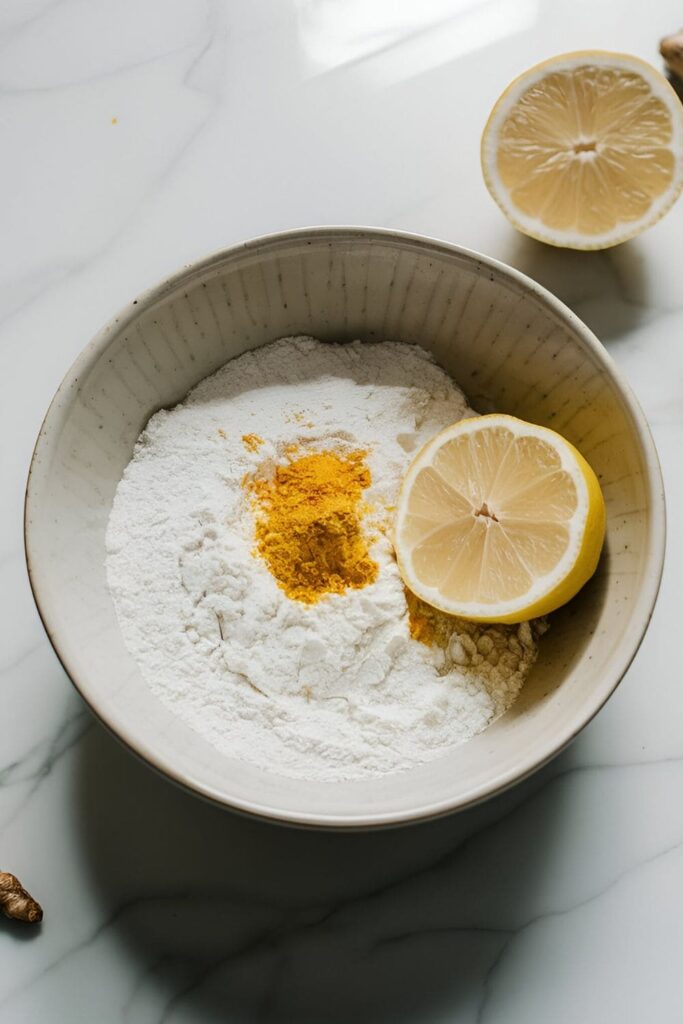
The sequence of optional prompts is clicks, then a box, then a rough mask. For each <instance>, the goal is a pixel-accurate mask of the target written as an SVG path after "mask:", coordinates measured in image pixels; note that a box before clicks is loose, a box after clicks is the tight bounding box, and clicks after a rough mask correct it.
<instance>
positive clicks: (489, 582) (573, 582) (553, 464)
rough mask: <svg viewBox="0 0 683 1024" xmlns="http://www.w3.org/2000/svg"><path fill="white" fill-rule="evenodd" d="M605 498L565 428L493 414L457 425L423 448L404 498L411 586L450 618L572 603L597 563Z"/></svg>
mask: <svg viewBox="0 0 683 1024" xmlns="http://www.w3.org/2000/svg"><path fill="white" fill-rule="evenodd" d="M604 536H605V503H604V500H603V497H602V492H601V490H600V485H599V483H598V480H597V477H596V476H595V473H594V472H593V470H592V469H591V467H590V466H589V465H588V463H587V462H586V460H585V459H584V458H583V456H582V455H581V454H580V452H578V451H577V450H576V448H574V447H573V445H571V444H570V443H569V442H568V441H566V440H565V439H564V438H563V437H561V436H560V435H559V434H556V433H555V431H553V430H548V429H547V428H546V427H539V426H536V425H535V424H533V423H525V422H524V421H523V420H519V419H516V418H515V417H513V416H505V415H498V414H494V415H492V416H479V417H477V418H476V419H467V420H461V421H460V422H459V423H454V424H453V426H451V427H448V428H447V429H446V430H444V431H443V432H442V433H441V434H437V436H436V437H433V438H432V440H431V441H428V442H427V444H426V445H425V446H424V447H423V448H422V449H421V450H420V451H419V452H418V454H417V455H416V457H415V459H414V460H413V462H412V464H411V465H410V468H409V469H408V472H407V474H406V476H405V479H404V481H403V486H402V488H401V493H400V495H399V500H398V505H397V511H396V526H395V537H394V542H395V548H396V556H397V560H398V565H399V569H400V572H401V576H402V577H403V581H404V583H405V584H406V586H407V587H408V588H409V589H410V590H412V591H413V593H414V594H417V596H418V597H420V598H422V600H423V601H426V602H428V604H431V605H433V606H434V607H435V608H439V609H441V610H442V611H444V612H448V613H449V614H451V615H458V616H460V617H461V618H465V619H473V620H480V621H484V622H523V621H524V620H525V619H530V618H535V617H536V616H539V615H546V614H547V613H548V612H551V611H554V610H555V609H556V608H559V607H560V605H563V604H565V603H566V602H567V601H569V600H570V599H571V598H572V597H574V595H575V594H576V593H577V592H578V591H579V590H580V589H581V587H582V586H583V585H584V583H586V582H587V580H588V579H590V577H591V576H592V575H593V573H594V572H595V569H596V566H597V564H598V559H599V557H600V551H601V548H602V544H603V540H604Z"/></svg>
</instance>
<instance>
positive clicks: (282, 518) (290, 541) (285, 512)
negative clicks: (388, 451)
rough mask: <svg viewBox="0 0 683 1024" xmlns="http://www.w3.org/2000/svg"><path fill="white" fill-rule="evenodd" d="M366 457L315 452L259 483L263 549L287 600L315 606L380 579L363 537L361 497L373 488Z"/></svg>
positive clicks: (254, 490)
mask: <svg viewBox="0 0 683 1024" xmlns="http://www.w3.org/2000/svg"><path fill="white" fill-rule="evenodd" d="M365 454H366V453H365V452H362V451H356V452H351V453H350V454H345V455H342V454H338V453H336V452H331V451H324V452H315V453H313V454H311V455H303V456H301V457H299V458H297V459H293V460H292V461H291V462H289V463H287V464H285V465H283V466H278V468H277V469H276V471H275V476H274V477H273V479H272V480H252V481H251V482H250V483H249V487H250V489H251V491H252V493H253V495H254V498H255V503H256V505H257V508H258V515H257V520H256V547H257V551H258V553H259V554H260V555H261V557H262V558H264V559H265V561H266V562H267V564H268V568H269V569H270V571H271V573H272V574H273V576H274V577H275V579H276V580H277V582H278V584H279V586H280V587H281V588H282V590H284V592H285V593H286V594H287V596H288V597H290V598H293V599H294V600H296V601H303V602H304V603H306V604H313V603H315V602H316V601H318V600H319V599H320V598H321V597H323V596H324V595H325V594H341V593H343V592H344V591H345V590H347V589H349V588H351V589H359V588H361V587H365V586H367V584H368V583H372V582H373V581H374V580H375V579H376V578H377V572H378V566H377V563H376V562H375V561H374V560H373V559H372V558H371V557H370V555H369V553H368V544H367V540H366V538H365V536H364V535H363V531H362V527H361V518H362V514H363V511H364V509H363V503H362V493H363V491H364V490H365V489H366V488H367V487H369V486H370V481H371V476H370V470H369V469H368V467H367V466H366V464H365V462H364V459H365Z"/></svg>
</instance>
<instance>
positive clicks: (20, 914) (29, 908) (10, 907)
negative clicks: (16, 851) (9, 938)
mask: <svg viewBox="0 0 683 1024" xmlns="http://www.w3.org/2000/svg"><path fill="white" fill-rule="evenodd" d="M0 910H2V912H3V914H4V915H5V917H11V918H14V919H15V920H16V921H28V922H29V923H30V924H37V923H38V922H39V921H42V920H43V908H42V907H41V905H40V903H36V901H35V900H34V899H33V897H32V896H31V894H30V893H28V892H26V889H24V887H23V885H22V884H21V882H20V881H19V879H18V878H17V877H16V876H15V875H10V873H9V872H8V871H0Z"/></svg>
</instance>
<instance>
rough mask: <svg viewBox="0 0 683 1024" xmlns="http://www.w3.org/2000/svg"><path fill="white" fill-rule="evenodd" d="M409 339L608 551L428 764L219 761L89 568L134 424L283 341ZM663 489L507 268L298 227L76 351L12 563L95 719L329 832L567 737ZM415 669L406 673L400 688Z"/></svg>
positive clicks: (496, 783)
mask: <svg viewBox="0 0 683 1024" xmlns="http://www.w3.org/2000/svg"><path fill="white" fill-rule="evenodd" d="M292 334H312V335H315V336H317V337H319V338H323V339H332V340H343V339H351V338H361V339H363V340H379V339H391V340H394V341H408V342H416V343H417V344H419V345H422V346H424V347H425V348H427V349H429V350H430V351H431V352H433V353H434V355H435V357H436V359H437V360H438V362H439V363H440V364H441V365H442V366H444V367H445V368H446V369H447V370H448V371H450V372H451V373H452V374H453V376H454V377H455V379H456V380H457V381H458V382H459V383H460V384H461V385H462V386H463V388H464V389H465V391H466V392H467V394H468V396H469V398H470V400H471V402H472V404H473V405H474V406H475V407H477V408H479V409H480V410H481V411H489V410H490V409H492V408H495V409H498V410H501V411H505V412H509V413H514V414H516V415H519V416H522V417H523V418H525V419H529V420H533V421H535V422H538V423H542V424H546V425H548V426H550V427H553V428H555V429H557V430H559V431H560V432H561V433H563V434H565V435H566V436H567V437H568V438H569V439H570V440H571V441H572V442H573V443H574V444H575V445H576V446H577V447H578V448H579V449H580V450H581V451H582V452H583V454H584V455H585V456H586V457H587V458H588V460H589V461H590V462H591V464H592V465H593V467H594V468H595V470H596V472H597V473H598V474H599V476H600V479H601V482H602V487H603V490H604V493H605V498H606V501H607V514H608V531H607V546H606V552H605V555H604V557H603V560H602V563H601V567H600V569H599V571H598V573H597V575H596V577H595V578H594V579H593V581H591V583H590V584H589V585H588V586H587V587H586V588H585V589H584V591H583V592H582V593H581V594H580V595H579V596H578V597H577V598H576V599H575V600H574V601H572V602H571V603H570V604H569V605H568V606H567V607H566V608H565V609H563V610H561V611H560V612H559V613H557V614H555V615H554V616H553V623H552V630H551V631H550V632H549V633H548V635H547V636H546V637H545V638H544V639H543V641H542V645H541V654H540V657H539V660H538V663H537V664H536V666H535V667H534V670H533V672H532V674H531V676H530V678H529V680H528V682H527V684H526V686H525V687H524V689H523V691H522V694H521V696H520V698H519V699H518V700H517V702H516V703H515V704H514V705H513V707H512V708H511V710H510V711H508V713H507V714H506V715H504V716H503V717H502V718H501V719H499V720H498V721H497V722H495V723H494V725H493V726H492V727H491V728H489V729H488V730H487V731H486V732H484V733H482V734H480V735H479V736H477V737H475V739H473V740H471V741H470V742H469V743H466V744H464V745H463V746H461V747H458V748H456V749H455V750H453V751H452V753H450V754H448V755H447V756H445V757H442V758H441V759H439V760H436V761H431V762H430V763H428V764H425V765H424V766H422V767H420V768H417V769H414V770H411V771H410V772H407V773H405V774H396V775H387V776H385V777H383V778H378V779H375V780H371V781H363V782H343V783H336V784H331V783H319V782H302V781H299V780H292V779H288V778H284V777H280V776H277V775H273V774H269V773H267V772H264V771H261V770H259V769H258V768H255V767H253V766H252V765H248V764H245V763H244V762H241V761H237V760H235V759H231V758H229V757H226V756H224V755H223V754H220V753H218V752H217V751H216V750H215V749H214V748H213V747H211V746H210V745H209V744H208V743H207V742H206V741H205V740H203V739H202V738H201V737H200V736H198V735H197V734H195V733H194V732H192V731H191V730H190V729H189V728H188V727H187V726H186V725H184V724H183V723H182V722H181V721H180V720H179V719H178V718H176V717H174V716H173V715H172V714H171V713H170V711H168V710H167V709H166V707H164V706H163V705H162V704H161V703H160V702H159V701H158V700H157V698H156V697H154V696H153V695H152V693H151V692H150V691H149V690H148V688H147V686H146V685H145V682H144V681H143V679H142V677H141V675H140V672H139V671H138V668H137V666H136V664H135V663H134V661H133V659H132V658H131V656H130V655H129V654H128V652H127V650H126V649H125V647H124V645H123V641H122V638H121V633H120V631H119V627H118V624H117V620H116V615H115V612H114V607H113V605H112V601H111V598H110V596H109V592H108V590H107V585H106V580H105V569H104V558H105V550H104V535H105V528H106V524H107V518H108V515H109V510H110V507H111V503H112V498H113V495H114V491H115V489H116V485H117V483H118V481H119V478H120V477H121V474H122V472H123V469H124V467H125V466H126V463H127V462H128V461H129V459H130V457H131V454H132V451H133V446H134V444H135V441H136V438H137V437H138V434H139V433H140V431H141V429H142V427H143V426H144V424H145V423H146V421H147V420H148V418H149V417H150V415H151V414H152V413H153V412H155V411H156V410H157V409H159V408H161V407H162V406H169V405H173V404H174V403H175V402H177V401H178V400H179V399H181V398H182V397H183V396H184V395H185V394H186V392H187V391H188V390H189V389H190V388H191V387H192V386H193V385H194V384H196V383H197V382H198V381H199V380H201V379H202V378H203V377H205V376H206V375H207V374H210V373H213V371H214V370H216V369H217V368H218V367H219V366H221V365H222V364H223V363H224V362H226V360H228V359H231V358H232V357H234V356H237V355H239V354H240V353H241V352H244V351H245V350H247V349H252V348H255V347H256V346H258V345H262V344H264V342H268V341H271V340H273V339H275V338H279V337H282V336H283V335H292ZM664 537H665V522H664V499H663V492H662V480H661V474H660V470H659V465H658V462H657V456H656V453H655V449H654V445H653V442H652V439H651V436H650V433H649V430H648V427H647V424H646V422H645V419H644V417H643V414H642V412H641V410H640V409H639V407H638V405H637V403H636V402H635V400H634V398H633V396H632V394H631V392H630V391H629V389H628V387H627V386H626V385H625V384H624V382H623V381H622V380H621V379H620V377H619V375H618V373H617V371H616V370H615V368H614V366H613V364H612V362H611V360H610V359H609V357H608V356H607V355H606V354H605V352H604V350H603V348H602V347H601V345H600V344H599V343H598V342H597V340H596V339H595V337H594V336H593V335H592V334H591V332H590V331H589V330H588V329H587V328H586V327H585V326H584V324H582V323H581V321H579V320H578V319H577V318H576V317H575V316H574V315H573V313H571V312H570V310H568V309H567V308H566V307H565V306H564V305H562V303H561V302H559V301H558V300H557V299H555V298H553V296H552V295H550V294H549V293H548V292H547V291H545V290H544V289H543V288H541V287H540V286H539V285H537V284H535V283H534V282H533V281H531V280H530V279H529V278H526V277H524V276H523V275H522V274H520V273H517V272H516V271H514V270H511V269H510V268H508V267H505V266H503V265H502V264H500V263H497V262H495V261H494V260H490V259H486V258H484V257H482V256H479V255H477V254H475V253H472V252H469V251H467V250H464V249H460V248H458V247H456V246H451V245H447V244H445V243H442V242H436V241H432V240H430V239H427V238H421V237H416V236H414V235H406V234H399V233H397V232H393V231H381V230H370V229H364V228H311V229H307V230H301V231H292V232H287V233H284V234H279V235H273V236H269V237H265V238H259V239H255V240H254V241H251V242H248V243H246V244H244V245H238V246H235V247H233V248H230V249H227V250H225V251H224V252H219V253H216V254H215V255H212V256H209V257H207V258H206V259H204V260H201V261H200V262H198V263H196V264H193V265H192V266H189V267H187V268H186V269H184V270H182V271H180V272H179V273H178V274H176V275H175V276H174V277H172V278H170V279H169V280H167V281H164V282H163V283H162V284H160V285H158V286H157V287H156V288H152V289H151V290H150V291H148V292H145V293H144V294H142V295H140V296H139V297H138V298H137V300H136V301H135V302H134V303H132V304H131V305H129V306H128V307H126V308H125V309H123V310H122V311H121V312H120V313H119V315H118V316H117V317H115V319H114V320H113V321H112V322H111V323H110V324H109V325H108V326H107V327H105V328H104V329H103V330H102V331H101V332H100V333H99V334H98V335H97V337H96V338H95V339H94V340H93V341H92V342H91V343H90V344H89V345H88V347H87V348H86V349H85V351H84V352H83V353H82V354H81V356H80V357H79V358H78V359H77V361H76V363H75V364H74V365H73V366H72V368H71V370H70V371H69V372H68V374H67V376H66V378H65V379H64V382H63V383H62V385H61V387H60V388H59V390H58V392H57V394H56V396H55V398H54V401H53V402H52V405H51V406H50V409H49V411H48V413H47V416H46V417H45V422H44V423H43V426H42V429H41V431H40V435H39V437H38V441H37V444H36V449H35V453H34V457H33V462H32V464H31V470H30V474H29V481H28V489H27V496H26V553H27V562H28V568H29V574H30V578H31V584H32V587H33V592H34V595H35V599H36V603H37V605H38V609H39V611H40V614H41V616H42V619H43V622H44V624H45V628H46V630H47V632H48V635H49V637H50V639H51V641H52V644H53V646H54V648H55V651H56V652H57V654H58V656H59V658H60V659H61V661H62V664H63V665H64V668H65V669H66V671H67V672H68V674H69V675H70V677H71V679H72V680H73V682H74V684H75V685H76V687H77V688H78V690H79V691H80V693H81V695H82V696H83V697H84V699H85V700H86V701H87V702H88V704H89V705H90V707H91V708H92V709H93V711H94V712H95V713H96V714H97V715H98V716H99V717H100V718H101V719H102V721H103V722H104V723H105V724H106V725H108V726H109V728H110V729H111V730H112V731H113V732H114V733H115V734H116V735H117V736H118V737H119V738H120V739H121V740H122V741H123V742H124V743H125V744H126V745H127V746H128V747H130V749H131V750H133V751H135V752H136V753H137V754H139V755H140V756H141V757H143V758H144V759H145V760H146V761H148V762H149V763H150V764H151V765H153V766H154V767H156V768H157V769H159V770H160V771H162V772H164V773H165V774H166V775H168V776H169V777H170V778H172V779H174V780H176V781H177V782H179V783H181V784H182V785H184V786H186V787H188V788H189V789H191V790H193V791H194V792H196V793H199V794H201V795H203V796H205V797H208V798H210V799H211V800H215V801H217V802H218V803H221V804H225V805H227V806H229V807H232V808H236V809H239V810H242V811H247V812H251V813H253V814H257V815H261V816H264V817H267V818H273V819H278V820H280V821H286V822H293V823H297V824H302V825H313V826H321V827H332V828H364V827H371V826H380V825H387V824H395V823H400V822H408V821H415V820H418V819H423V818H428V817H431V816H433V815H438V814H442V813H444V812H447V811H452V810H455V809H457V808H462V807H465V806H467V805H469V804H471V803H473V802H475V801H477V800H481V799H482V798H484V797H487V796H489V795H491V794H493V793H496V792H498V791H499V790H501V789H503V788H505V787H506V786H509V785H510V784H512V783H514V782H516V781H517V780H519V779H522V778H523V777H524V776H526V775H528V774H529V773H530V772H533V771H534V770H535V769H536V768H538V767H539V766H540V765H542V764H543V763H544V762H546V761H548V760H549V759H550V758H551V757H552V756H553V755H554V754H556V753H557V752H558V751H559V750H561V749H562V747H564V746H565V745H566V744H567V743H569V741H570V740H571V739H572V738H573V737H574V736H576V734H577V733H578V732H579V730H580V729H582V728H583V726H584V725H585V724H586V723H587V722H588V721H589V720H590V719H591V718H592V717H593V715H594V714H595V713H596V711H598V709H599V708H600V707H601V705H602V704H603V703H604V702H605V701H606V700H607V698H608V697H609V696H610V694H611V693H612V691H613V690H614V688H615V687H616V685H617V683H618V682H619V680H620V679H621V677H622V676H623V674H624V672H625V671H626V669H627V668H628V665H629V663H630V662H631V659H632V658H633V656H634V654H635V652H636V650H637V648H638V645H639V644H640V641H641V639H642V637H643V634H644V632H645V629H646V627H647V624H648V621H649V618H650V615H651V613H652V609H653V606H654V603H655V599H656V595H657V589H658V586H659V580H660V576H661V571H662V562H663V554H664ZM418 682H419V681H418V680H416V684H417V683H418Z"/></svg>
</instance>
